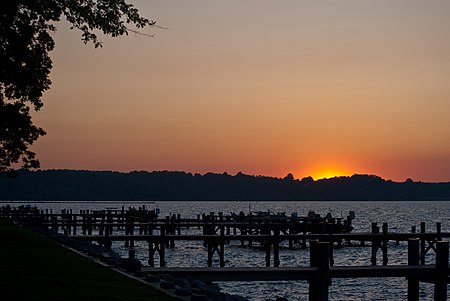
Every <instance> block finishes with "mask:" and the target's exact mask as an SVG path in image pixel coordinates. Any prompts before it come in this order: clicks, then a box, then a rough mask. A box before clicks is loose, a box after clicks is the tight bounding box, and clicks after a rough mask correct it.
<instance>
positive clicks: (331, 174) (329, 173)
mask: <svg viewBox="0 0 450 301" xmlns="http://www.w3.org/2000/svg"><path fill="white" fill-rule="evenodd" d="M341 176H350V174H349V173H347V172H344V171H342V170H339V169H323V170H319V171H317V172H315V173H313V174H311V177H313V179H314V180H315V181H317V180H321V179H331V178H335V177H341Z"/></svg>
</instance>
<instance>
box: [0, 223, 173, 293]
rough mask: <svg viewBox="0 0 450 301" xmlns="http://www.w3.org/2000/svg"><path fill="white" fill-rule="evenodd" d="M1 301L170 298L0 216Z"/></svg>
mask: <svg viewBox="0 0 450 301" xmlns="http://www.w3.org/2000/svg"><path fill="white" fill-rule="evenodd" d="M0 237H1V246H0V258H1V259H2V260H1V263H0V299H1V300H96V301H100V300H161V301H171V300H174V299H172V298H170V297H167V296H165V295H164V294H162V293H160V292H158V291H155V290H154V289H152V288H151V287H149V286H146V285H144V284H141V283H139V282H136V281H133V280H131V279H128V278H126V277H125V276H122V275H120V274H118V273H116V272H114V271H111V270H109V269H107V268H103V267H101V266H99V265H97V264H95V263H94V262H91V261H89V260H88V259H86V258H83V257H81V256H79V255H77V254H75V253H72V252H70V251H68V250H67V249H65V248H64V247H62V246H60V245H58V244H57V243H56V242H55V241H52V240H51V239H49V238H47V237H44V236H42V235H39V234H37V233H35V232H33V231H31V230H29V229H25V228H22V227H19V226H16V225H13V224H11V223H9V222H6V221H4V220H0Z"/></svg>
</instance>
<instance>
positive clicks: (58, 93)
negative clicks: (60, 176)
mask: <svg viewBox="0 0 450 301" xmlns="http://www.w3.org/2000/svg"><path fill="white" fill-rule="evenodd" d="M130 2H131V3H134V4H135V5H136V7H138V8H139V9H140V11H141V13H142V15H144V16H146V17H148V18H149V19H153V20H156V21H157V22H158V24H159V25H161V26H163V27H168V28H169V29H168V30H164V29H148V30H145V31H144V32H145V33H154V34H155V37H154V38H148V37H144V36H136V35H134V34H131V35H130V36H128V37H123V38H117V39H111V38H107V37H104V36H102V37H101V40H102V41H103V42H104V47H103V48H102V49H94V48H93V47H92V46H91V45H90V46H89V45H88V46H85V45H84V44H83V43H82V42H81V41H80V33H79V32H78V31H76V30H72V31H71V30H69V26H68V25H67V24H65V23H61V24H59V30H58V32H57V33H56V35H55V40H56V49H55V51H53V52H52V58H53V60H54V67H53V70H52V74H51V78H52V81H53V84H52V87H51V89H50V91H48V92H47V93H46V94H45V96H44V103H45V105H44V108H43V109H42V110H41V111H40V112H39V113H37V114H34V116H35V117H34V120H35V122H36V123H37V124H38V125H40V126H41V127H43V128H44V129H45V130H46V131H47V135H46V136H44V137H43V138H41V139H39V141H38V142H37V143H36V144H35V146H34V147H33V149H34V150H35V151H36V152H37V153H38V156H39V159H40V161H41V167H42V168H44V169H49V168H58V169H59V168H70V169H72V168H73V169H92V170H117V171H131V170H183V171H188V172H198V173H205V172H219V173H221V172H225V171H226V172H228V173H230V174H234V173H236V172H238V171H242V172H244V173H247V174H254V175H268V176H277V177H282V176H285V175H286V174H287V173H289V172H290V173H293V174H294V176H295V177H296V178H302V177H305V176H309V175H312V176H313V177H314V178H316V179H317V178H321V177H325V176H327V177H329V176H334V175H351V174H354V173H367V174H376V175H379V176H381V177H383V178H386V179H392V180H395V181H404V180H405V179H406V178H412V179H414V180H417V181H427V182H429V181H450V116H449V115H450V1H447V0H440V1H437V0H427V1H423V0H376V1H372V0H370V1H368V0H353V1H347V0H340V1H318V0H310V1H299V0H291V1H263V0H245V1H242V0H239V1H235V0H228V1H215V0H197V1H195V0H189V1H185V0H178V1H171V0H160V1H144V0H142V1H130Z"/></svg>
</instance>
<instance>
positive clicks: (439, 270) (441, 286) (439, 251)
mask: <svg viewBox="0 0 450 301" xmlns="http://www.w3.org/2000/svg"><path fill="white" fill-rule="evenodd" d="M448 246H449V243H448V241H437V242H436V281H435V283H434V301H447V277H448V275H447V274H448Z"/></svg>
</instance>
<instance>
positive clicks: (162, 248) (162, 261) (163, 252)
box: [159, 225, 166, 267]
mask: <svg viewBox="0 0 450 301" xmlns="http://www.w3.org/2000/svg"><path fill="white" fill-rule="evenodd" d="M159 232H160V236H161V242H160V245H159V246H160V252H159V266H160V267H165V266H166V259H165V256H166V245H165V237H166V229H165V225H161V228H160V231H159Z"/></svg>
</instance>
